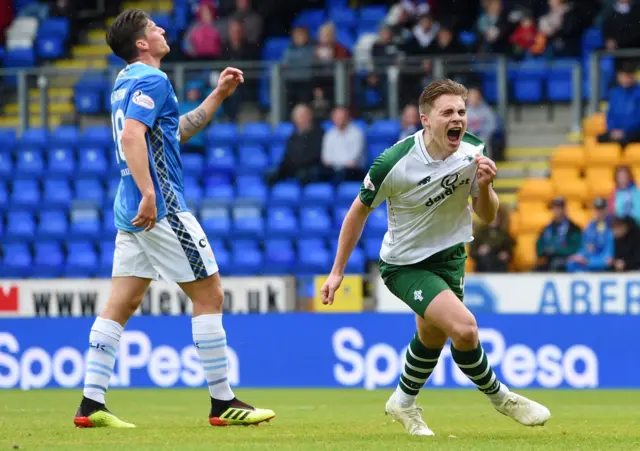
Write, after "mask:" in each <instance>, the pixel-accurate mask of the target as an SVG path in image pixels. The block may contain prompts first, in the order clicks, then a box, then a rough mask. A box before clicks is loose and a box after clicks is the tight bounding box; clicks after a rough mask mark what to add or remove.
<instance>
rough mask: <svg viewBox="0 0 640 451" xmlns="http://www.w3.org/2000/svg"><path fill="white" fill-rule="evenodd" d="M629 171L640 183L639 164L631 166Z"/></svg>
mask: <svg viewBox="0 0 640 451" xmlns="http://www.w3.org/2000/svg"><path fill="white" fill-rule="evenodd" d="M631 172H632V173H633V179H634V180H635V181H636V182H638V183H640V165H637V166H634V167H632V168H631Z"/></svg>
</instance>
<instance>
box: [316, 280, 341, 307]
mask: <svg viewBox="0 0 640 451" xmlns="http://www.w3.org/2000/svg"><path fill="white" fill-rule="evenodd" d="M342 279H344V275H338V274H330V275H329V277H328V278H327V281H326V282H325V283H324V285H322V289H321V290H320V293H321V294H322V303H323V304H324V305H331V304H333V297H334V296H335V294H336V290H337V289H338V288H340V284H341V283H342Z"/></svg>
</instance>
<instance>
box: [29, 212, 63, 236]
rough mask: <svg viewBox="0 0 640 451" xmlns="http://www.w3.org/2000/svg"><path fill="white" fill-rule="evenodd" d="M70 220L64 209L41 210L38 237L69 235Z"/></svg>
mask: <svg viewBox="0 0 640 451" xmlns="http://www.w3.org/2000/svg"><path fill="white" fill-rule="evenodd" d="M68 233H69V221H68V219H67V215H66V214H65V212H64V211H62V210H45V211H41V212H40V221H38V232H37V235H36V236H37V238H38V239H44V240H50V239H62V238H65V237H66V236H68Z"/></svg>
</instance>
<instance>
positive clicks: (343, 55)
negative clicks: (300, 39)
mask: <svg viewBox="0 0 640 451" xmlns="http://www.w3.org/2000/svg"><path fill="white" fill-rule="evenodd" d="M313 56H314V60H315V61H316V62H317V63H318V64H319V65H320V68H319V69H320V71H321V72H325V73H323V74H319V75H318V76H316V77H314V83H315V85H316V86H315V87H316V88H319V91H317V92H320V93H322V98H323V99H325V100H327V101H330V99H332V98H333V72H331V75H326V67H332V63H334V62H335V61H337V60H344V59H347V58H349V51H348V50H347V49H345V48H344V47H343V46H342V44H340V43H339V42H338V41H336V27H335V25H334V24H333V23H331V22H327V23H325V24H324V25H322V26H321V27H320V30H319V31H318V43H317V44H316V46H315V48H314V49H313Z"/></svg>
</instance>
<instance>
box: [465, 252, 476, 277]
mask: <svg viewBox="0 0 640 451" xmlns="http://www.w3.org/2000/svg"><path fill="white" fill-rule="evenodd" d="M475 270H476V262H475V260H474V259H473V258H472V257H470V256H468V257H467V261H465V262H464V272H465V273H467V274H469V273H472V272H475Z"/></svg>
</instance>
